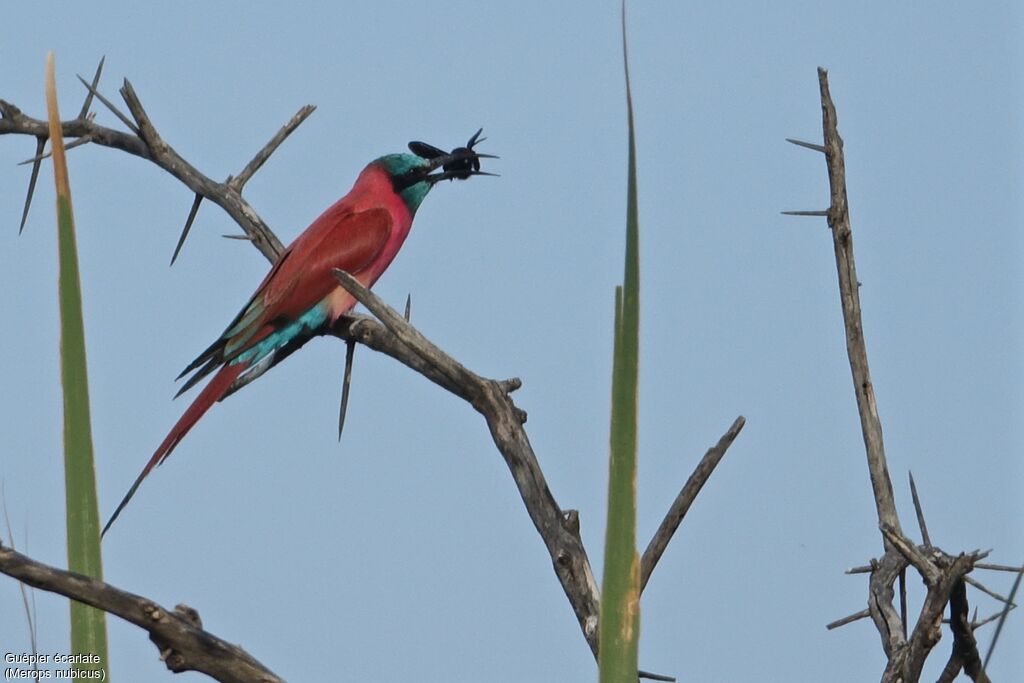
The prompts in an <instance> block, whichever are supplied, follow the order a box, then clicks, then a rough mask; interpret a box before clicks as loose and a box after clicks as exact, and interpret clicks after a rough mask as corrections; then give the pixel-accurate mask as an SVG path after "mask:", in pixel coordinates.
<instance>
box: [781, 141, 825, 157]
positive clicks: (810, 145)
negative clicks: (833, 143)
mask: <svg viewBox="0 0 1024 683" xmlns="http://www.w3.org/2000/svg"><path fill="white" fill-rule="evenodd" d="M786 142H789V143H791V144H794V145H796V146H797V147H804V148H806V149H813V150H814V151H815V152H821V153H822V154H824V153H825V145H816V144H814V143H813V142H804V141H803V140H794V139H793V138H786Z"/></svg>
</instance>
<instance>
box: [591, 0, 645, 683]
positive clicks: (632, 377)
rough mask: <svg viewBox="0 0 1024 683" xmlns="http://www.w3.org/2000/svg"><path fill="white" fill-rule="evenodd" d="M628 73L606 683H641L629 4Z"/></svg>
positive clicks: (604, 609)
mask: <svg viewBox="0 0 1024 683" xmlns="http://www.w3.org/2000/svg"><path fill="white" fill-rule="evenodd" d="M622 31H623V33H622V47H623V61H624V65H625V70H626V116H627V122H628V131H629V132H628V134H629V168H628V182H627V188H626V267H625V278H624V281H623V285H622V287H620V288H616V291H615V352H614V359H613V362H612V417H611V439H610V442H611V457H610V462H609V468H608V469H609V476H608V523H607V527H606V531H605V555H604V573H603V577H602V587H601V632H600V637H601V641H600V648H599V650H598V667H599V669H600V681H601V683H613V682H614V683H636V680H637V649H638V643H639V639H640V557H639V555H638V553H637V549H636V444H637V384H638V379H639V355H640V353H639V352H640V256H639V233H640V229H639V222H638V220H637V198H636V142H635V139H634V131H633V98H632V93H631V92H630V85H629V62H628V59H627V58H626V33H625V31H626V25H625V6H623V24H622Z"/></svg>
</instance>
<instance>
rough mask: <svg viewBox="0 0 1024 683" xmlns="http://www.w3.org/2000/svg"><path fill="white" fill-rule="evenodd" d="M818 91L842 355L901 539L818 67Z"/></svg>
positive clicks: (881, 513) (839, 164)
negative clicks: (842, 331) (845, 357)
mask: <svg viewBox="0 0 1024 683" xmlns="http://www.w3.org/2000/svg"><path fill="white" fill-rule="evenodd" d="M818 86H819V89H820V92H821V120H822V130H823V133H824V141H825V160H826V163H827V165H828V182H829V187H830V191H831V197H832V201H831V205H830V207H829V213H828V226H829V228H830V229H831V230H832V241H833V245H834V247H835V254H836V270H837V271H838V274H839V292H840V298H841V300H842V307H843V321H844V323H845V325H846V350H847V354H848V355H849V357H850V371H851V373H852V375H853V385H854V390H855V392H856V395H857V409H858V411H859V412H860V421H861V431H862V433H863V436H864V446H865V448H866V450H867V458H868V471H869V473H870V475H871V488H872V490H873V491H874V495H875V507H876V509H877V512H878V523H879V524H880V525H886V526H889V527H891V528H892V529H893V530H894V531H895V532H896V533H898V534H902V533H903V532H902V530H901V528H900V520H899V516H898V515H897V513H896V502H895V499H894V497H893V492H892V480H891V479H890V478H889V468H888V465H887V464H886V460H885V445H884V443H883V441H882V422H881V420H880V419H879V417H878V405H877V404H876V403H875V391H874V386H873V385H872V384H871V372H870V370H869V369H868V352H867V346H866V345H865V343H864V326H863V321H862V320H861V314H860V292H859V286H858V280H857V267H856V265H855V263H854V256H853V233H852V231H851V228H850V212H849V205H848V203H847V197H846V161H845V160H844V158H843V139H842V138H841V137H839V129H838V125H837V118H836V108H835V104H833V102H832V95H831V93H830V92H829V88H828V72H827V71H825V69H822V68H819V69H818Z"/></svg>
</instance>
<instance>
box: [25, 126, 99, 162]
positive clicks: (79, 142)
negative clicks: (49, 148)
mask: <svg viewBox="0 0 1024 683" xmlns="http://www.w3.org/2000/svg"><path fill="white" fill-rule="evenodd" d="M89 142H92V135H90V134H88V133H87V134H85V135H83V136H82V137H80V138H78V139H77V140H75V141H74V142H69V143H68V144H66V145H65V146H64V151H65V152H66V151H68V150H71V149H74V148H75V147H81V146H82V145H84V144H86V143H89ZM51 156H53V152H42V153H40V154H36V155H35V156H34V157H32V158H31V159H25V161H19V162H18V163H17V165H18V166H27V165H28V164H34V163H35V162H37V161H43V160H44V159H49V158H50V157H51Z"/></svg>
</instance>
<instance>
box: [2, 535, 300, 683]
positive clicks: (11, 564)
mask: <svg viewBox="0 0 1024 683" xmlns="http://www.w3.org/2000/svg"><path fill="white" fill-rule="evenodd" d="M0 572H2V573H4V574H7V575H8V576H11V577H13V578H15V579H17V580H18V581H21V582H22V583H24V584H26V585H29V586H33V587H35V588H39V589H41V590H45V591H49V592H51V593H59V594H61V595H65V596H67V597H69V598H71V599H73V600H77V601H79V602H81V603H84V604H86V605H91V606H93V607H96V608H97V609H101V610H103V611H105V612H109V613H111V614H114V615H117V616H119V617H121V618H122V619H124V620H125V621H128V622H131V623H133V624H135V625H136V626H138V627H140V628H142V629H145V630H146V631H147V632H149V638H150V640H152V641H153V643H154V644H155V645H156V646H157V648H158V649H159V650H160V652H161V656H162V657H163V659H164V663H165V664H166V665H167V668H168V669H170V670H171V671H173V672H175V673H178V672H182V671H201V672H202V673H205V674H206V675H208V676H211V677H212V678H214V679H216V680H218V681H221V682H222V683H253V682H254V681H256V682H259V683H283V680H282V679H281V678H279V677H278V676H277V675H276V674H274V673H273V672H272V671H270V670H269V669H267V668H266V667H265V666H263V665H262V664H261V663H260V662H258V661H256V659H254V658H253V657H252V656H251V655H249V654H248V653H247V652H245V650H243V649H242V648H240V647H238V646H237V645H232V644H231V643H228V642H226V641H224V640H221V639H220V638H218V637H217V636H215V635H213V634H212V633H209V632H207V631H204V630H203V629H202V627H201V624H199V623H198V615H196V614H195V611H194V610H191V609H190V608H186V607H185V606H183V605H178V607H176V608H175V609H174V610H173V611H170V610H167V609H165V608H163V607H161V606H160V605H158V604H157V603H155V602H153V601H152V600H148V599H146V598H143V597H141V596H139V595H135V594H133V593H128V592H126V591H122V590H120V589H118V588H115V587H113V586H111V585H110V584H108V583H104V582H103V581H97V580H96V579H92V578H89V577H88V576H83V575H81V574H75V573H73V572H68V571H65V570H63V569H58V568H56V567H51V566H49V565H46V564H43V563H41V562H37V561H36V560H33V559H31V558H29V557H27V556H25V555H22V554H21V553H18V552H15V551H14V550H12V549H10V548H5V547H3V546H2V545H0ZM165 654H166V656H164V655H165Z"/></svg>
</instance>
